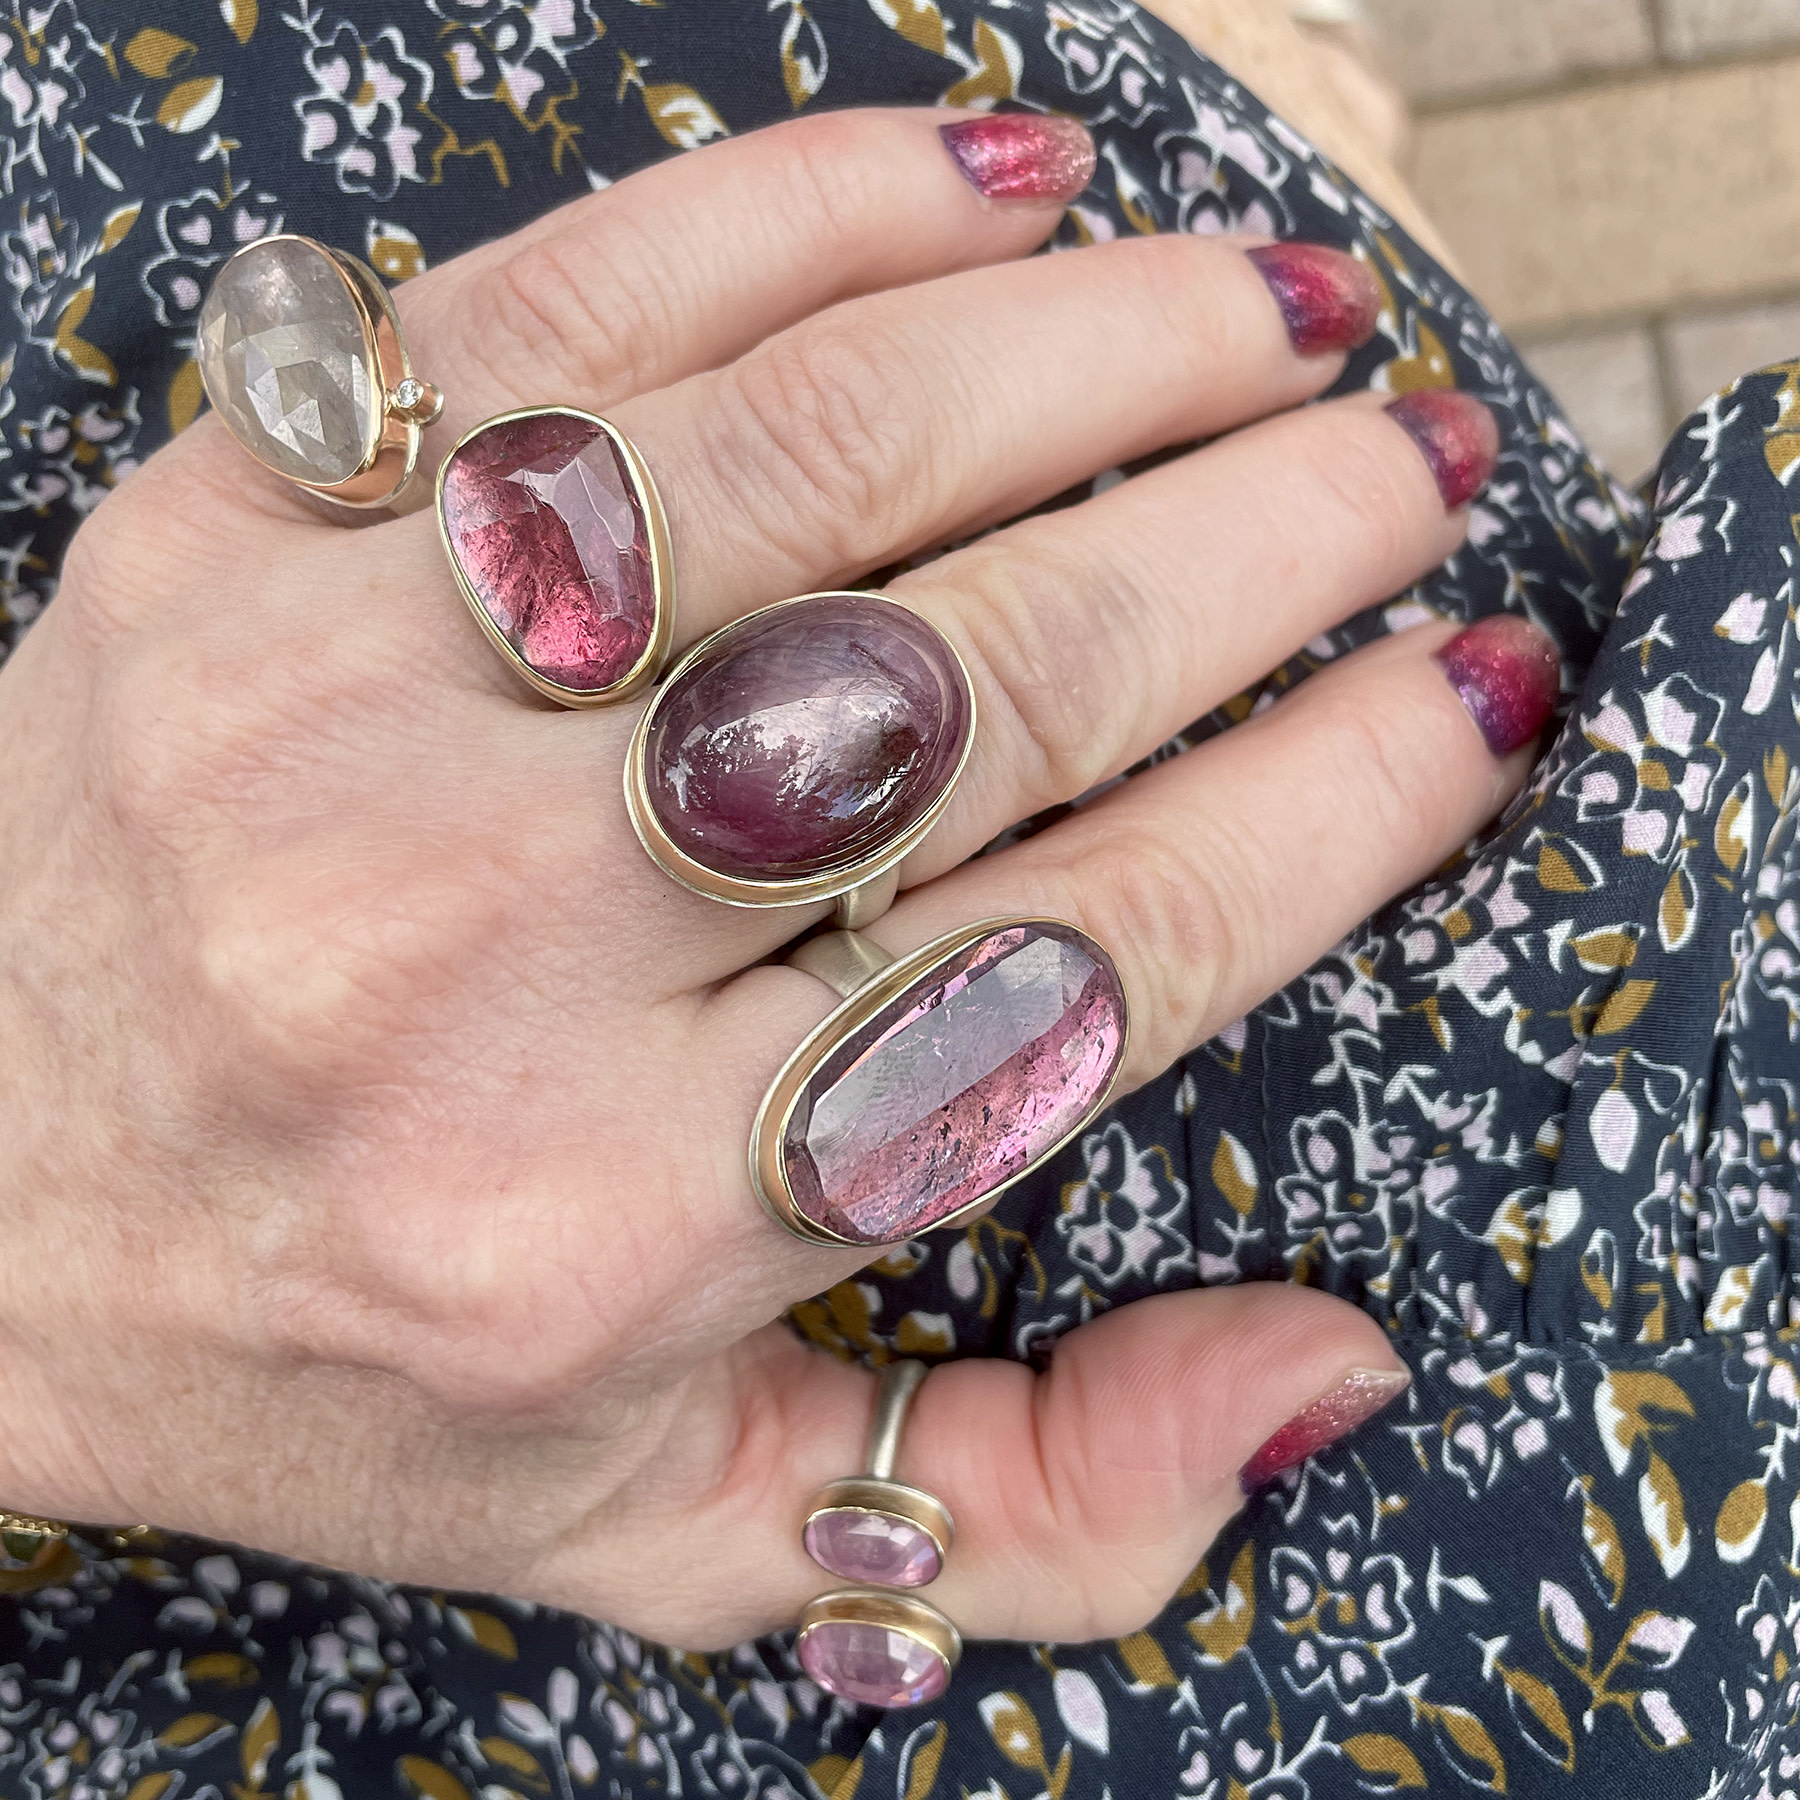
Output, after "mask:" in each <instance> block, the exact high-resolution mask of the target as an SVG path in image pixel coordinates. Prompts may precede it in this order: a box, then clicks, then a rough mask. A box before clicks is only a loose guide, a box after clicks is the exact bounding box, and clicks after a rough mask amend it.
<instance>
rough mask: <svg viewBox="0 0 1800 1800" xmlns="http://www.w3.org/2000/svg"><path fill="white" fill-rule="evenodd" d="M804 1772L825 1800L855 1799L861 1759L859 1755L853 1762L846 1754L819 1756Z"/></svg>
mask: <svg viewBox="0 0 1800 1800" xmlns="http://www.w3.org/2000/svg"><path fill="white" fill-rule="evenodd" d="M806 1772H807V1774H809V1775H810V1776H811V1777H812V1778H813V1780H814V1782H815V1783H817V1785H818V1789H819V1792H820V1793H822V1794H823V1795H825V1797H826V1800H856V1790H857V1789H858V1788H859V1787H861V1786H862V1778H863V1761H862V1758H861V1757H860V1756H859V1757H858V1758H857V1759H856V1760H855V1761H854V1762H852V1761H851V1760H850V1758H849V1757H847V1756H821V1757H820V1758H819V1759H818V1760H817V1761H816V1762H814V1763H813V1764H812V1765H811V1766H810V1767H809V1768H808V1769H807V1771H806Z"/></svg>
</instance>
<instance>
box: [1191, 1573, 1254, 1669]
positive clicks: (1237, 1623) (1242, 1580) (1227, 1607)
mask: <svg viewBox="0 0 1800 1800" xmlns="http://www.w3.org/2000/svg"><path fill="white" fill-rule="evenodd" d="M1255 1623H1256V1546H1255V1545H1254V1544H1246V1545H1245V1546H1244V1547H1243V1549H1241V1550H1240V1551H1239V1552H1238V1553H1237V1557H1236V1559H1235V1560H1234V1561H1233V1562H1232V1565H1231V1573H1230V1574H1229V1575H1228V1576H1226V1578H1225V1592H1224V1593H1223V1594H1222V1595H1221V1596H1220V1597H1219V1599H1218V1600H1217V1601H1216V1602H1215V1603H1214V1605H1213V1606H1212V1608H1211V1609H1210V1610H1209V1611H1207V1612H1205V1613H1203V1614H1201V1616H1200V1617H1199V1618H1197V1619H1189V1620H1188V1635H1189V1636H1190V1637H1192V1638H1193V1640H1194V1642H1195V1643H1196V1644H1198V1645H1199V1646H1200V1649H1201V1651H1202V1653H1203V1655H1204V1657H1205V1659H1206V1660H1207V1661H1208V1662H1213V1663H1228V1662H1230V1661H1231V1659H1232V1658H1233V1657H1234V1656H1236V1655H1237V1653H1238V1652H1239V1651H1240V1650H1242V1649H1243V1647H1244V1646H1245V1645H1246V1644H1247V1643H1248V1642H1249V1641H1250V1629H1251V1627H1252V1626H1253V1625H1254V1624H1255Z"/></svg>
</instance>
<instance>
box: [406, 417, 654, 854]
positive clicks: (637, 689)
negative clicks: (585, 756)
mask: <svg viewBox="0 0 1800 1800" xmlns="http://www.w3.org/2000/svg"><path fill="white" fill-rule="evenodd" d="M553 414H554V415H556V416H558V417H563V418H570V419H580V420H583V421H584V422H585V423H587V424H589V425H594V426H598V427H599V429H600V430H601V432H603V433H604V434H605V436H606V438H607V441H608V442H609V443H611V445H612V446H613V448H614V449H615V450H617V451H618V453H619V458H620V460H621V461H622V462H623V463H624V465H625V468H626V472H627V473H628V475H629V476H630V479H631V484H632V487H633V489H634V491H635V494H636V498H637V502H638V505H639V506H640V507H641V508H642V509H643V514H644V527H645V536H646V538H647V540H648V543H649V549H650V588H651V594H652V597H653V604H654V606H655V609H656V615H655V618H654V620H653V622H652V624H651V627H650V639H649V642H648V643H647V644H645V646H644V649H643V653H642V654H641V655H640V656H639V657H638V659H637V661H636V662H634V663H633V664H632V665H631V667H630V668H629V669H628V670H626V672H625V673H624V674H623V675H622V676H620V678H619V679H618V680H617V681H615V682H614V683H613V684H612V685H611V686H610V687H604V688H571V687H564V686H563V684H562V683H561V682H559V681H552V680H551V679H550V677H549V676H547V675H544V674H541V673H540V672H539V671H538V670H536V669H534V668H533V667H532V666H531V664H530V663H528V662H527V661H526V660H525V658H524V657H522V656H521V655H520V654H519V653H518V651H517V650H515V649H514V648H513V646H512V645H511V644H509V643H508V642H507V641H506V634H505V633H504V632H503V631H502V630H501V629H500V627H499V626H498V625H496V624H495V623H494V621H493V619H492V617H491V616H490V615H489V613H488V610H487V608H486V607H485V606H483V605H482V603H481V597H480V595H479V594H477V593H476V592H475V589H474V587H473V585H472V584H471V583H470V581H469V578H468V576H467V575H466V574H465V573H464V572H463V566H462V561H461V559H460V558H459V557H458V556H457V554H456V548H455V546H454V545H453V544H452V543H451V541H450V526H449V523H448V521H447V520H446V519H445V517H444V481H445V477H446V476H447V475H448V473H449V469H450V465H451V463H452V462H453V461H455V459H456V453H457V452H458V451H459V450H461V449H462V448H463V446H464V445H466V444H468V443H470V442H471V441H472V440H473V439H475V438H478V437H479V436H480V435H481V434H482V433H483V432H484V431H487V430H489V429H490V428H491V427H493V426H496V425H510V424H513V423H515V422H516V421H518V420H521V419H541V418H547V417H549V416H551V415H553ZM436 505H437V524H438V538H439V541H440V542H441V543H442V544H443V546H444V556H445V559H446V560H447V561H448V562H449V564H450V572H451V573H452V574H453V575H454V576H455V578H456V590H457V592H458V593H459V594H461V595H462V597H463V604H464V605H465V606H467V607H468V609H469V611H470V613H471V614H473V615H474V619H475V623H476V624H477V625H479V626H480V627H481V632H482V635H483V636H484V637H485V638H486V639H487V641H488V642H489V643H490V644H492V645H493V646H494V648H495V649H496V650H498V651H499V652H500V654H501V656H502V657H504V658H505V659H506V662H507V664H508V665H509V666H510V667H511V669H512V671H513V673H514V674H515V675H517V676H519V677H520V679H521V680H523V681H524V682H526V683H527V685H529V686H530V687H532V688H534V689H536V691H537V692H538V693H540V694H542V695H543V696H544V697H545V698H546V699H549V700H554V701H555V702H556V703H557V705H559V706H566V707H569V708H571V709H573V710H576V711H579V710H581V709H582V708H585V707H592V706H615V705H617V704H618V703H619V702H620V701H621V700H629V699H631V698H632V697H633V696H634V695H636V694H639V693H641V692H642V691H643V690H644V689H645V688H646V687H648V686H649V685H650V683H651V682H653V681H654V680H655V679H656V677H657V674H658V672H659V671H660V670H661V668H662V666H663V664H664V663H665V662H666V661H667V660H668V656H669V646H670V644H671V643H672V642H673V641H674V637H675V558H674V555H673V552H672V551H671V548H670V544H669V521H668V515H667V514H666V513H665V512H664V510H663V503H662V496H661V495H660V494H659V493H658V492H657V489H656V481H655V478H654V477H653V476H652V475H651V473H650V468H649V465H648V464H647V463H646V462H645V461H644V459H643V457H642V456H640V455H639V454H638V448H637V445H635V444H634V443H633V442H632V441H631V439H630V438H628V437H627V436H626V435H625V434H624V432H622V431H621V430H620V429H619V428H618V427H617V426H616V425H614V424H613V423H612V422H611V421H610V420H608V419H603V418H601V417H600V415H599V414H598V413H591V412H588V411H586V410H585V409H583V408H582V407H579V406H558V405H544V406H518V407H514V408H513V409H512V410H511V411H510V412H503V413H496V414H494V416H493V417H492V418H491V419H483V420H482V421H481V423H480V424H479V425H475V426H472V427H471V428H470V429H469V430H468V431H465V432H464V433H463V434H462V436H461V437H459V438H458V439H457V440H456V442H455V443H454V444H452V445H451V447H450V450H449V453H448V454H447V455H446V456H445V457H444V460H443V461H442V462H441V463H439V464H438V472H437V486H436ZM640 724H641V721H640ZM634 741H635V740H634ZM639 835H640V836H641V835H642V834H641V833H640V834H639Z"/></svg>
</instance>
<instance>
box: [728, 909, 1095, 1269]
mask: <svg viewBox="0 0 1800 1800" xmlns="http://www.w3.org/2000/svg"><path fill="white" fill-rule="evenodd" d="M787 960H788V962H789V963H790V964H792V965H793V966H794V967H796V968H800V969H804V970H805V971H806V972H807V973H808V974H811V975H815V976H817V977H818V978H819V979H820V980H821V981H823V982H825V983H826V985H827V986H829V987H830V988H831V989H832V990H833V992H835V993H837V994H838V995H840V996H841V997H842V1004H841V1005H840V1006H839V1007H838V1008H837V1010H836V1011H835V1012H833V1013H832V1014H831V1015H830V1016H829V1017H828V1018H827V1019H825V1021H824V1022H823V1023H822V1024H821V1025H819V1027H818V1028H817V1029H816V1030H815V1031H814V1032H813V1033H812V1034H811V1036H809V1037H808V1038H807V1039H806V1041H805V1042H804V1043H802V1044H801V1046H800V1047H799V1049H798V1050H796V1051H795V1052H794V1054H793V1055H792V1056H791V1057H789V1058H788V1061H787V1064H786V1066H785V1067H784V1068H783V1069H782V1071H781V1073H780V1074H779V1075H777V1076H776V1077H775V1080H774V1083H773V1085H772V1086H771V1087H770V1089H769V1091H768V1093H767V1095H765V1096H764V1099H763V1103H762V1105H761V1107H760V1108H759V1109H758V1111H757V1115H756V1123H755V1124H754V1125H753V1126H752V1128H751V1132H750V1178H751V1182H752V1184H753V1185H754V1187H755V1189H756V1194H757V1198H758V1199H759V1200H761V1202H762V1204H763V1206H764V1207H765V1208H766V1209H767V1211H768V1212H769V1213H770V1214H771V1216H772V1217H773V1218H774V1219H775V1220H776V1221H777V1222H778V1223H779V1224H781V1225H782V1226H783V1227H784V1228H785V1229H787V1230H788V1231H791V1232H792V1233H793V1234H794V1235H795V1236H796V1237H799V1238H803V1239H805V1240H806V1241H807V1242H809V1243H815V1244H833V1245H840V1246H841V1245H857V1246H879V1245H882V1244H896V1243H901V1242H904V1241H905V1240H906V1239H908V1238H911V1237H915V1236H917V1235H918V1234H919V1233H920V1232H922V1231H929V1230H933V1229H935V1228H937V1227H939V1226H945V1225H958V1224H963V1223H966V1222H967V1221H968V1220H970V1219H973V1218H976V1217H978V1216H979V1215H980V1214H982V1213H983V1212H985V1211H986V1210H987V1209H988V1208H989V1207H991V1206H992V1205H993V1204H994V1201H995V1200H996V1199H997V1198H998V1197H999V1195H1000V1194H1001V1192H1002V1191H1003V1190H1004V1189H1006V1188H1007V1187H1010V1186H1011V1185H1012V1183H1013V1182H1015V1181H1018V1180H1020V1179H1021V1178H1022V1177H1023V1176H1025V1175H1028V1174H1029V1173H1030V1172H1031V1171H1032V1170H1033V1169H1035V1168H1036V1167H1037V1166H1038V1165H1039V1164H1040V1163H1042V1162H1043V1161H1044V1160H1045V1159H1046V1158H1047V1157H1049V1156H1051V1155H1053V1154H1054V1153H1055V1152H1056V1151H1057V1150H1059V1149H1060V1148H1061V1147H1062V1146H1063V1145H1064V1144H1065V1143H1067V1142H1068V1141H1069V1139H1070V1138H1072V1137H1073V1136H1074V1135H1075V1134H1076V1133H1077V1132H1079V1131H1080V1130H1082V1128H1083V1127H1084V1126H1086V1125H1087V1124H1088V1122H1089V1121H1090V1120H1091V1119H1092V1118H1093V1117H1094V1115H1095V1114H1096V1113H1098V1112H1099V1111H1100V1109H1101V1108H1102V1107H1103V1106H1104V1105H1105V1104H1106V1101H1107V1097H1108V1096H1109V1095H1110V1094H1111V1092H1112V1088H1113V1084H1114V1082H1115V1081H1116V1080H1117V1079H1118V1074H1119V1069H1120V1067H1121V1066H1122V1064H1123V1062H1124V1059H1125V1048H1126V1041H1127V1035H1128V1017H1127V1009H1126V1002H1125V990H1124V987H1123V985H1122V984H1121V983H1120V980H1119V973H1118V970H1117V969H1116V968H1115V967H1114V966H1113V960H1112V958H1111V957H1110V956H1108V955H1107V953H1106V952H1105V951H1104V950H1103V949H1101V947H1100V946H1099V945H1098V944H1097V943H1095V942H1094V940H1093V939H1092V938H1091V937H1089V936H1088V935H1087V934H1086V933H1085V932H1082V931H1079V930H1077V929H1076V927H1074V926H1073V925H1066V924H1063V923H1062V922H1060V921H1059V920H1055V919H990V920H987V921H985V922H984V923H981V924H977V925H968V926H965V927H964V928H963V929H962V930H960V931H953V932H951V933H949V934H948V935H947V936H945V937H941V938H939V939H938V940H937V941H936V942H935V943H931V944H927V945H925V946H924V948H923V949H920V950H917V951H915V952H914V953H913V954H912V955H910V956H907V957H903V958H902V959H900V960H899V961H894V960H892V959H891V958H889V957H888V956H887V955H886V954H885V953H884V952H883V951H881V950H880V949H879V948H878V947H877V946H876V945H874V944H873V943H871V942H870V941H869V939H868V938H866V937H864V936H863V935H862V934H861V933H860V932H855V931H827V932H825V933H823V934H821V935H819V936H816V937H812V938H808V939H807V940H806V941H805V942H803V943H802V944H800V945H799V946H798V947H797V948H796V949H795V950H793V951H791V952H790V953H789V955H788V958H787Z"/></svg>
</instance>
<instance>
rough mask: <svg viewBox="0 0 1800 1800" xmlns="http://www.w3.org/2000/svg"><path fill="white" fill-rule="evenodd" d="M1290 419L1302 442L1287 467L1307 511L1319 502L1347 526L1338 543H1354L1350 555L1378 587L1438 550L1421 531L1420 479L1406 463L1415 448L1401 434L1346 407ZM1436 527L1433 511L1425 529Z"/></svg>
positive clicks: (1407, 572) (1429, 558)
mask: <svg viewBox="0 0 1800 1800" xmlns="http://www.w3.org/2000/svg"><path fill="white" fill-rule="evenodd" d="M1294 424H1295V427H1296V429H1297V431H1298V433H1299V435H1300V438H1301V443H1302V445H1303V448H1302V450H1301V458H1300V462H1299V466H1298V467H1297V468H1296V469H1295V471H1294V472H1295V475H1296V476H1297V477H1298V478H1299V480H1300V481H1301V482H1302V483H1303V492H1304V493H1305V494H1306V495H1307V496H1308V498H1307V501H1306V505H1307V508H1308V509H1309V510H1315V511H1316V509H1317V507H1318V505H1319V502H1320V501H1321V500H1323V501H1324V503H1325V504H1326V506H1328V507H1329V508H1330V509H1331V510H1332V511H1333V512H1336V513H1337V514H1339V515H1340V516H1341V517H1342V518H1343V519H1344V520H1345V521H1346V522H1347V525H1348V530H1347V531H1346V532H1345V533H1344V538H1345V540H1347V541H1348V542H1349V543H1350V544H1353V545H1356V546H1358V547H1359V551H1360V554H1359V556H1358V558H1357V560H1358V561H1359V562H1361V563H1362V564H1363V566H1364V567H1366V568H1368V569H1369V570H1371V571H1374V572H1378V574H1379V575H1380V577H1381V578H1382V581H1383V583H1384V584H1386V583H1388V582H1390V581H1391V582H1393V583H1398V582H1400V581H1403V580H1405V579H1406V578H1407V577H1408V576H1410V575H1412V574H1416V573H1418V572H1420V570H1421V569H1422V568H1424V567H1429V566H1430V564H1431V562H1432V561H1434V560H1436V558H1437V556H1438V554H1439V552H1438V551H1437V549H1436V546H1435V541H1434V540H1432V539H1430V538H1428V537H1427V535H1426V530H1427V526H1428V521H1427V520H1426V518H1425V517H1424V516H1422V514H1421V511H1420V504H1419V494H1420V487H1419V483H1418V481H1417V479H1416V478H1412V477H1413V471H1412V469H1411V468H1410V467H1409V466H1408V465H1407V463H1406V461H1405V459H1406V458H1408V457H1410V458H1412V459H1414V460H1415V461H1416V460H1417V456H1418V453H1417V452H1416V451H1415V450H1412V449H1410V448H1408V447H1406V446H1405V444H1404V443H1402V442H1397V441H1396V440H1398V439H1399V438H1400V433H1399V432H1397V431H1393V430H1390V429H1387V428H1385V427H1383V426H1382V425H1381V423H1380V421H1379V420H1378V418H1377V417H1376V416H1375V415H1373V414H1370V413H1366V412H1362V411H1360V410H1352V409H1329V408H1327V409H1321V410H1319V411H1317V412H1311V413H1303V414H1300V415H1299V416H1298V417H1297V418H1296V419H1295V421H1294ZM1320 427H1322V429H1321V428H1320ZM1441 525H1442V513H1441V509H1440V511H1439V512H1438V513H1437V514H1436V515H1434V516H1433V517H1432V518H1431V519H1430V521H1429V527H1430V528H1432V529H1437V528H1441Z"/></svg>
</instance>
